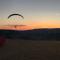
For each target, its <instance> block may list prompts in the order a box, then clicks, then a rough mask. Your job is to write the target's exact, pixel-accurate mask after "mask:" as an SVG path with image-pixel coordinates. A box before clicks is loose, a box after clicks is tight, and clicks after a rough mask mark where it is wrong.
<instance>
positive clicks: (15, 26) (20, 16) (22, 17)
mask: <svg viewBox="0 0 60 60" xmlns="http://www.w3.org/2000/svg"><path fill="white" fill-rule="evenodd" d="M12 16H20V17H22V18H23V19H24V17H23V16H22V15H21V14H11V15H9V16H8V19H9V18H10V17H12ZM14 27H15V28H16V25H14Z"/></svg>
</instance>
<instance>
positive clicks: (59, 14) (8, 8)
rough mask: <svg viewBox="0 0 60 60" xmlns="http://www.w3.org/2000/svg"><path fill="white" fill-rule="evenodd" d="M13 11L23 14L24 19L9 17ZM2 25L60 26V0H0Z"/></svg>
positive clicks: (0, 23)
mask: <svg viewBox="0 0 60 60" xmlns="http://www.w3.org/2000/svg"><path fill="white" fill-rule="evenodd" d="M13 13H18V14H22V15H23V16H24V19H22V18H21V17H17V16H14V17H11V18H10V19H7V17H8V16H9V15H10V14H13ZM0 25H26V28H25V26H22V27H24V29H27V28H29V27H31V28H33V29H34V28H60V0H0ZM27 26H29V27H27Z"/></svg>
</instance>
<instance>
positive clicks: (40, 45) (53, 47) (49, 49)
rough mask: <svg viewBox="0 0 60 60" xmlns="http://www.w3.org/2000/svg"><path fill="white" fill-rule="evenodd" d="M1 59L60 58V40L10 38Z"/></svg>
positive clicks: (32, 59)
mask: <svg viewBox="0 0 60 60" xmlns="http://www.w3.org/2000/svg"><path fill="white" fill-rule="evenodd" d="M0 60H60V42H59V41H58V42H56V41H49V42H48V41H32V40H29V41H27V40H25V41H24V40H18V39H17V40H8V44H7V45H6V46H4V47H3V48H0Z"/></svg>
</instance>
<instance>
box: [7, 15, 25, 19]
mask: <svg viewBox="0 0 60 60" xmlns="http://www.w3.org/2000/svg"><path fill="white" fill-rule="evenodd" d="M15 15H17V16H21V17H22V18H23V19H24V17H23V16H22V15H21V14H11V15H9V16H8V19H9V18H10V17H11V16H15Z"/></svg>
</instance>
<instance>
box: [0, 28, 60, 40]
mask: <svg viewBox="0 0 60 60" xmlns="http://www.w3.org/2000/svg"><path fill="white" fill-rule="evenodd" d="M0 35H4V36H6V37H7V38H15V39H16V38H18V39H24V40H49V41H50V40H54V41H58V40H60V28H54V29H47V28H46V29H33V30H25V31H22V30H20V31H19V30H0Z"/></svg>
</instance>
